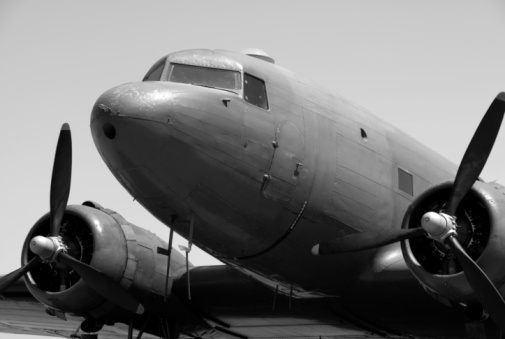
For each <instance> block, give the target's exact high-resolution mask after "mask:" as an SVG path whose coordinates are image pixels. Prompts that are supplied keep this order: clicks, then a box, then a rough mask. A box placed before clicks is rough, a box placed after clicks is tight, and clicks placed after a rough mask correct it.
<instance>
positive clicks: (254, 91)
mask: <svg viewBox="0 0 505 339" xmlns="http://www.w3.org/2000/svg"><path fill="white" fill-rule="evenodd" d="M244 100H245V101H247V102H248V103H250V104H253V105H255V106H258V107H261V108H263V109H268V100H267V91H266V88H265V82H264V81H263V80H261V79H259V78H256V77H254V76H252V75H250V74H247V73H245V74H244Z"/></svg>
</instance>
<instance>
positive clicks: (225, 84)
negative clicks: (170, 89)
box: [168, 63, 241, 91]
mask: <svg viewBox="0 0 505 339" xmlns="http://www.w3.org/2000/svg"><path fill="white" fill-rule="evenodd" d="M169 73H170V75H169V77H168V81H173V82H182V83H185V84H192V85H197V86H204V87H212V88H219V89H225V90H231V91H239V90H240V88H241V79H240V78H241V77H240V72H237V71H232V70H228V69H220V68H210V67H201V66H192V65H185V64H176V63H172V64H170V71H169Z"/></svg>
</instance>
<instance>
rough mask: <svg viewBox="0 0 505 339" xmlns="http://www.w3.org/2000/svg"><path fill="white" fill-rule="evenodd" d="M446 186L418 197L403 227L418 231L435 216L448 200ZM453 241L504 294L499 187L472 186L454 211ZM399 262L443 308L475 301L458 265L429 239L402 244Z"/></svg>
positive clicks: (503, 208)
mask: <svg viewBox="0 0 505 339" xmlns="http://www.w3.org/2000/svg"><path fill="white" fill-rule="evenodd" d="M452 185H453V183H452V182H446V183H442V184H440V185H437V186H434V187H432V188H430V189H428V190H427V191H426V192H424V193H423V194H422V195H420V196H419V197H418V198H417V199H416V200H415V201H414V203H413V204H412V205H411V208H409V210H408V211H407V213H406V215H405V218H404V220H403V228H417V227H421V217H422V216H423V215H424V213H426V212H428V211H435V212H441V211H442V210H443V209H444V208H445V205H446V203H447V201H448V200H449V196H450V193H451V189H452ZM456 218H457V219H456V221H457V224H458V228H457V232H458V237H457V238H458V240H459V242H460V243H461V245H462V246H463V248H464V249H465V251H466V252H467V253H468V254H469V255H470V257H472V259H473V260H474V261H476V262H477V264H478V265H479V266H480V267H481V268H482V270H483V271H484V272H485V273H486V274H487V276H488V277H489V278H490V279H491V281H492V282H493V284H494V285H495V286H496V287H497V288H498V290H499V291H500V293H501V294H502V295H503V294H504V292H505V285H504V284H505V270H504V269H503V267H501V265H500V263H502V262H505V227H504V226H505V224H504V221H505V188H504V187H503V186H501V185H498V184H494V183H490V184H486V183H483V182H480V181H477V182H476V183H475V184H474V186H473V188H472V189H471V191H470V192H469V193H468V194H467V196H466V197H465V198H464V199H463V200H462V201H461V203H460V205H459V207H458V210H457V211H456ZM402 251H403V256H404V258H405V261H406V263H407V265H408V267H409V268H410V270H411V271H412V273H413V274H414V276H415V277H416V278H417V279H418V280H419V281H420V282H421V284H422V285H423V287H424V288H425V289H426V290H427V291H428V292H429V293H430V294H431V295H432V296H434V297H435V298H436V299H438V300H439V301H441V302H443V303H445V304H452V303H462V304H472V303H475V302H478V301H477V299H476V297H475V295H474V293H473V290H472V288H471V287H470V285H469V283H468V281H467V279H466V277H465V275H464V273H463V271H462V269H461V266H460V264H459V263H458V260H457V258H456V256H455V255H454V254H452V253H451V251H450V249H449V247H448V246H447V245H444V244H442V243H439V242H437V241H435V240H432V239H430V238H424V237H421V238H416V239H411V240H407V241H404V242H402Z"/></svg>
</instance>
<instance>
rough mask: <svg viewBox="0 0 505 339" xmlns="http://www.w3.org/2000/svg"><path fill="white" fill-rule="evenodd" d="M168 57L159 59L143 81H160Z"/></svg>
mask: <svg viewBox="0 0 505 339" xmlns="http://www.w3.org/2000/svg"><path fill="white" fill-rule="evenodd" d="M166 61H167V57H163V58H161V59H160V60H158V61H157V62H156V63H155V64H154V65H153V67H151V69H150V70H149V71H148V72H147V74H146V75H145V76H144V79H142V81H160V79H161V73H163V68H165V62H166Z"/></svg>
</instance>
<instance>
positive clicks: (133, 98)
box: [91, 82, 173, 169]
mask: <svg viewBox="0 0 505 339" xmlns="http://www.w3.org/2000/svg"><path fill="white" fill-rule="evenodd" d="M172 101H173V94H172V92H171V91H170V90H169V89H168V88H167V87H166V86H163V84H161V83H157V82H141V83H130V84H124V85H120V86H117V87H114V88H111V89H110V90H108V91H106V92H104V93H103V94H102V95H101V96H100V97H99V98H98V99H97V101H96V103H95V105H94V106H93V110H92V113H91V132H92V136H93V140H94V142H95V145H96V146H97V148H98V151H99V152H100V154H101V155H102V158H104V160H106V162H107V163H108V164H109V165H111V166H112V167H114V168H116V169H120V168H125V167H129V166H130V167H136V166H142V164H144V163H146V162H148V161H149V160H150V159H152V158H153V157H154V156H155V155H156V154H157V153H158V152H159V150H160V148H161V147H162V143H161V140H163V136H164V135H166V133H167V129H168V128H169V126H168V125H167V121H169V117H168V114H169V112H170V109H171V106H172Z"/></svg>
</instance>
